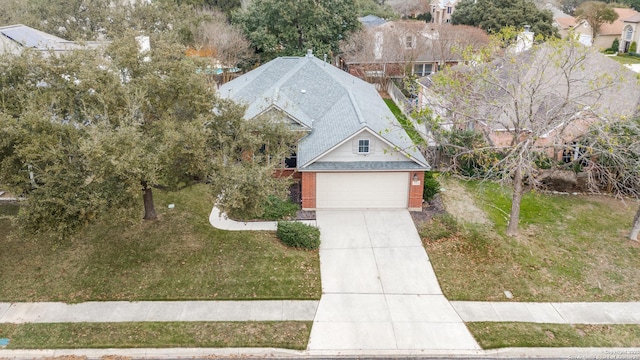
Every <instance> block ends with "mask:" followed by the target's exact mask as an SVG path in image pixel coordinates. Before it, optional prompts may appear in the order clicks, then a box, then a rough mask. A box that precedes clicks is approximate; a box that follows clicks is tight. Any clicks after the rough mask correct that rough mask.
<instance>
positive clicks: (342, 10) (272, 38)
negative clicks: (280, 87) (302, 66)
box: [233, 0, 360, 60]
mask: <svg viewBox="0 0 640 360" xmlns="http://www.w3.org/2000/svg"><path fill="white" fill-rule="evenodd" d="M233 22H234V23H236V24H238V25H239V26H240V27H241V28H242V29H243V30H244V33H245V34H246V36H247V37H248V38H249V40H250V41H251V43H252V44H253V46H254V47H255V49H256V51H257V52H258V53H259V54H260V55H261V57H262V59H263V60H270V59H273V58H275V57H278V56H289V55H297V56H300V55H303V54H304V53H305V52H306V51H307V50H308V49H311V50H313V51H314V53H316V54H328V55H330V54H333V53H335V54H337V53H338V51H339V50H340V49H339V43H340V40H342V39H344V38H346V37H347V36H348V35H349V34H350V33H351V32H353V31H354V30H356V29H358V28H359V26H360V23H359V22H358V19H357V16H356V7H355V4H354V0H340V1H338V0H254V1H252V2H251V4H250V5H249V7H248V8H247V9H246V10H244V11H241V12H238V13H236V15H235V16H234V18H233Z"/></svg>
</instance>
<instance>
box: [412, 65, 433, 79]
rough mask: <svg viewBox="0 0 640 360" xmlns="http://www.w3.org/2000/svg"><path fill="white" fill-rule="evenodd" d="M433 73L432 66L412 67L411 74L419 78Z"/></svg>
mask: <svg viewBox="0 0 640 360" xmlns="http://www.w3.org/2000/svg"><path fill="white" fill-rule="evenodd" d="M432 72H433V64H415V65H413V74H414V75H417V76H419V77H423V76H427V75H429V74H431V73H432Z"/></svg>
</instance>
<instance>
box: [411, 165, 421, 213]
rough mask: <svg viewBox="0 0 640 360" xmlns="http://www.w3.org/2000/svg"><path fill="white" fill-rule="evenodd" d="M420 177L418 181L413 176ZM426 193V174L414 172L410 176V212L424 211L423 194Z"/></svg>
mask: <svg viewBox="0 0 640 360" xmlns="http://www.w3.org/2000/svg"><path fill="white" fill-rule="evenodd" d="M414 175H417V176H418V181H414V180H413V176H414ZM423 191H424V172H412V173H410V175H409V211H422V192H423Z"/></svg>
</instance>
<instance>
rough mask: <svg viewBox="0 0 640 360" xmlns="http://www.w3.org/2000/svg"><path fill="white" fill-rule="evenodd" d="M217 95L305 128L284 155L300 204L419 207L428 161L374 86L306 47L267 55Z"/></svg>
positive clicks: (251, 113) (252, 114) (249, 112)
mask: <svg viewBox="0 0 640 360" xmlns="http://www.w3.org/2000/svg"><path fill="white" fill-rule="evenodd" d="M219 94H220V96H221V97H222V98H227V99H232V100H234V101H236V102H237V103H240V104H244V105H246V106H247V109H246V113H245V118H246V119H247V120H248V121H250V120H251V119H253V118H257V117H260V116H271V117H276V118H279V119H280V120H282V121H286V122H288V123H290V125H291V127H292V130H294V131H296V130H297V131H301V132H304V133H306V134H305V135H304V137H303V138H302V139H301V140H300V141H299V143H298V146H297V151H296V152H295V154H294V156H293V157H292V158H289V159H287V160H288V161H285V163H286V164H287V166H288V167H289V171H288V173H289V174H292V173H296V174H299V177H300V181H301V187H302V208H303V209H305V210H314V209H338V208H399V209H407V208H408V209H409V210H421V208H422V189H423V185H422V181H423V177H424V171H425V170H428V169H429V165H428V164H427V162H426V160H425V158H424V157H423V156H422V154H421V153H420V152H419V151H417V150H416V148H415V146H414V145H413V143H412V142H411V140H409V137H408V136H407V134H406V133H405V132H404V130H402V129H401V128H400V126H399V125H398V123H397V120H396V119H395V117H394V115H393V114H392V113H391V111H390V110H389V108H388V107H387V105H386V104H385V102H384V101H383V100H382V98H381V97H380V95H379V94H378V92H377V91H376V89H375V87H374V86H373V85H371V84H369V83H367V82H365V81H362V80H360V79H358V78H355V77H353V76H351V75H349V74H348V73H346V72H344V71H342V70H340V69H338V68H336V67H335V66H333V65H331V64H329V63H327V62H324V61H322V60H320V59H317V58H316V57H314V56H313V55H312V54H311V52H309V53H308V54H307V55H306V56H304V57H281V58H277V59H275V60H272V61H270V62H268V63H266V64H264V65H262V66H260V67H258V68H257V69H255V70H252V71H250V72H248V73H246V74H244V75H242V76H240V77H238V78H236V79H234V80H232V81H230V82H228V83H226V84H224V85H222V86H221V87H220V89H219ZM294 160H295V161H294ZM283 172H284V173H287V171H283Z"/></svg>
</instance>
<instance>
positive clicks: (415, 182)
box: [411, 173, 420, 185]
mask: <svg viewBox="0 0 640 360" xmlns="http://www.w3.org/2000/svg"><path fill="white" fill-rule="evenodd" d="M411 185H420V178H419V177H418V174H417V173H413V179H412V181H411Z"/></svg>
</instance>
